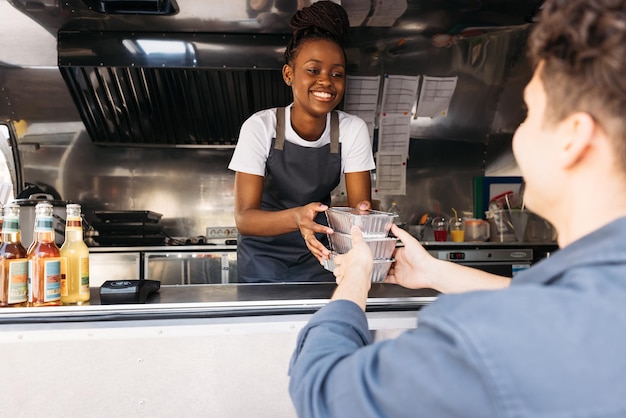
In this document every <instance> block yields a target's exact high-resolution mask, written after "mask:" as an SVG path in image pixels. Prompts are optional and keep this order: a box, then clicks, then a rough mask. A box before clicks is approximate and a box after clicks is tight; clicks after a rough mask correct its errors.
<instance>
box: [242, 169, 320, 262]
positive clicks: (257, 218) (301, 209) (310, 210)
mask: <svg viewBox="0 0 626 418" xmlns="http://www.w3.org/2000/svg"><path fill="white" fill-rule="evenodd" d="M262 195H263V176H257V175H254V174H246V173H242V172H239V171H238V172H237V173H236V174H235V223H236V225H237V230H238V231H239V232H240V233H241V234H243V235H253V236H273V235H280V234H286V233H289V232H293V231H298V230H299V231H300V233H301V235H302V238H303V239H304V241H305V242H306V245H307V247H308V248H309V250H310V251H311V252H312V253H313V255H314V256H315V257H316V258H317V259H322V258H328V257H329V255H330V251H329V250H328V249H327V248H326V247H324V245H323V244H322V243H321V242H319V241H318V240H317V239H316V238H315V234H314V233H315V232H320V233H322V234H329V233H332V229H330V228H328V227H327V226H324V225H320V224H318V223H316V222H315V221H314V219H315V216H316V215H317V213H318V212H323V211H325V210H326V209H328V207H327V206H326V205H323V204H321V203H319V202H314V203H309V204H308V205H305V206H296V207H294V208H290V209H284V210H278V211H267V210H262V209H261V196H262Z"/></svg>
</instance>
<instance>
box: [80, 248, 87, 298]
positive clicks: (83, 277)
mask: <svg viewBox="0 0 626 418" xmlns="http://www.w3.org/2000/svg"><path fill="white" fill-rule="evenodd" d="M78 293H80V294H81V295H88V294H89V257H81V259H80V290H79V291H78Z"/></svg>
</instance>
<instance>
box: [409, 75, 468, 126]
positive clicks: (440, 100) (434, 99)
mask: <svg viewBox="0 0 626 418" xmlns="http://www.w3.org/2000/svg"><path fill="white" fill-rule="evenodd" d="M457 80H458V77H431V76H426V75H425V76H424V80H423V82H422V88H421V91H420V95H419V99H418V102H417V110H416V112H415V118H418V117H428V118H436V117H439V116H446V115H447V114H448V108H449V106H450V101H451V100H452V95H453V94H454V90H456V83H457Z"/></svg>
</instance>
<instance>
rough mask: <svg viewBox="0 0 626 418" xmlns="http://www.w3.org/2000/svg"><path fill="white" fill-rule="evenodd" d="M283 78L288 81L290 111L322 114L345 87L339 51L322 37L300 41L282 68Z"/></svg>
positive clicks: (343, 67)
mask: <svg viewBox="0 0 626 418" xmlns="http://www.w3.org/2000/svg"><path fill="white" fill-rule="evenodd" d="M283 78H284V79H285V82H286V83H287V84H290V83H291V87H292V90H293V101H294V111H296V112H301V111H304V112H305V113H308V114H309V115H310V116H313V117H321V116H325V115H326V114H327V113H328V112H330V111H332V110H333V109H334V108H335V107H336V106H337V105H338V104H339V102H340V101H341V99H342V97H343V93H344V90H345V87H346V63H345V57H344V53H343V50H342V49H341V47H340V46H339V45H337V44H336V43H335V42H332V41H329V40H326V39H314V40H309V41H304V42H303V43H302V44H300V46H299V47H298V52H297V54H296V56H295V58H294V59H293V62H292V63H291V65H285V66H284V67H283Z"/></svg>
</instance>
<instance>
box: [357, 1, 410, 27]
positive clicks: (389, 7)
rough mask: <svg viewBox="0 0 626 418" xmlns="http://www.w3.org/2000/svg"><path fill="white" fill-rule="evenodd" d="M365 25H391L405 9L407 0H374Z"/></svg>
mask: <svg viewBox="0 0 626 418" xmlns="http://www.w3.org/2000/svg"><path fill="white" fill-rule="evenodd" d="M372 8H373V10H372V15H371V16H370V17H369V19H367V26H379V27H384V26H388V27H391V26H393V25H394V24H395V23H396V20H398V18H399V17H400V16H402V14H403V13H404V12H405V11H406V9H407V0H374V1H373V2H372Z"/></svg>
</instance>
